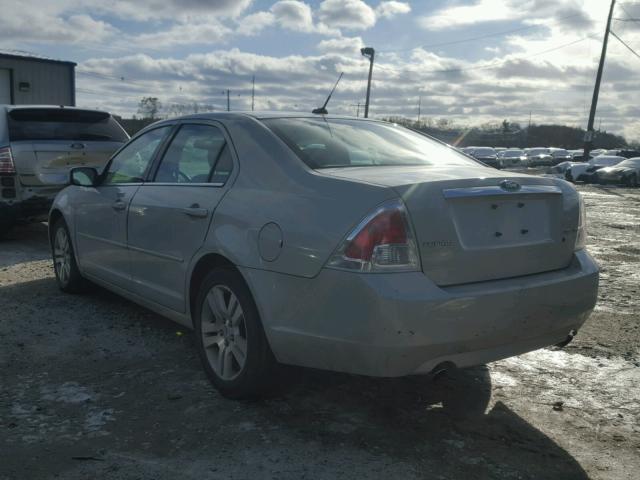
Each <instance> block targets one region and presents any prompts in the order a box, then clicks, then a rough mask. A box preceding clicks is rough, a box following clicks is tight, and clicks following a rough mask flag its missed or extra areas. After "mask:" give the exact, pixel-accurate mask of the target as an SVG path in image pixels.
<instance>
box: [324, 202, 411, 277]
mask: <svg viewBox="0 0 640 480" xmlns="http://www.w3.org/2000/svg"><path fill="white" fill-rule="evenodd" d="M327 267H330V268H339V269H344V270H355V271H360V272H414V271H418V270H420V264H419V261H418V250H417V247H416V242H415V235H414V234H413V231H412V229H411V225H410V224H409V219H408V218H407V212H406V210H405V207H404V204H403V203H402V201H401V200H399V199H398V200H392V201H389V202H386V203H384V204H382V205H381V206H380V207H378V208H377V209H376V210H375V211H373V212H372V213H371V214H369V215H367V216H366V217H365V218H364V219H363V220H362V221H361V222H360V224H359V225H358V226H357V227H356V228H355V229H353V231H352V232H351V233H349V235H347V238H346V239H344V241H343V242H342V243H341V244H340V246H339V247H338V249H337V250H336V251H335V253H334V254H333V255H332V256H331V258H330V259H329V262H328V263H327Z"/></svg>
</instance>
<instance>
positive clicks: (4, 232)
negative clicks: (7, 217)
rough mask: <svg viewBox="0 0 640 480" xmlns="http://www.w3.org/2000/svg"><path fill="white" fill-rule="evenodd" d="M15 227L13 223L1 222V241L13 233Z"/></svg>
mask: <svg viewBox="0 0 640 480" xmlns="http://www.w3.org/2000/svg"><path fill="white" fill-rule="evenodd" d="M13 226H14V224H13V222H9V221H6V222H5V221H0V239H3V238H5V237H7V236H8V235H9V233H11V230H13Z"/></svg>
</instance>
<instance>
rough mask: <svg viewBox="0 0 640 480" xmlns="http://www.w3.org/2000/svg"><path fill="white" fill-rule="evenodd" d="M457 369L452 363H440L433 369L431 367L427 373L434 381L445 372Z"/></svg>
mask: <svg viewBox="0 0 640 480" xmlns="http://www.w3.org/2000/svg"><path fill="white" fill-rule="evenodd" d="M457 369H458V367H457V366H456V364H455V363H453V362H449V361H447V362H442V363H439V364H437V365H436V366H435V367H433V368H432V369H431V372H429V375H430V376H431V377H432V378H434V379H435V378H436V377H439V376H440V375H442V374H445V373H447V372H451V371H454V370H457Z"/></svg>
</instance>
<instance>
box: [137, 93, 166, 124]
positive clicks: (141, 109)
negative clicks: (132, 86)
mask: <svg viewBox="0 0 640 480" xmlns="http://www.w3.org/2000/svg"><path fill="white" fill-rule="evenodd" d="M161 109H162V103H161V102H160V100H159V99H158V97H143V98H142V100H140V103H139V104H138V113H139V114H140V116H141V118H149V119H151V120H155V119H156V118H158V113H159V112H160V110H161Z"/></svg>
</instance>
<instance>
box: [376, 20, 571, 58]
mask: <svg viewBox="0 0 640 480" xmlns="http://www.w3.org/2000/svg"><path fill="white" fill-rule="evenodd" d="M579 15H581V14H579V13H575V14H573V15H567V16H565V17H560V18H558V19H557V20H558V21H562V20H567V19H569V18H572V17H577V16H579ZM544 20H547V19H544ZM546 26H547V25H545V24H539V25H529V26H526V27H519V28H513V29H511V30H503V31H500V32H493V33H485V34H484V35H478V36H476V37H468V38H462V39H460V40H452V41H449V42H440V43H431V44H426V45H418V46H416V47H413V48H396V49H389V50H381V51H380V53H391V52H408V51H410V50H415V49H416V48H436V47H445V46H447V45H457V44H459V43H466V42H473V41H475V40H482V39H485V38H491V37H499V36H502V35H509V34H510V33H517V32H523V31H526V30H533V29H536V28H541V27H546Z"/></svg>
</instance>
